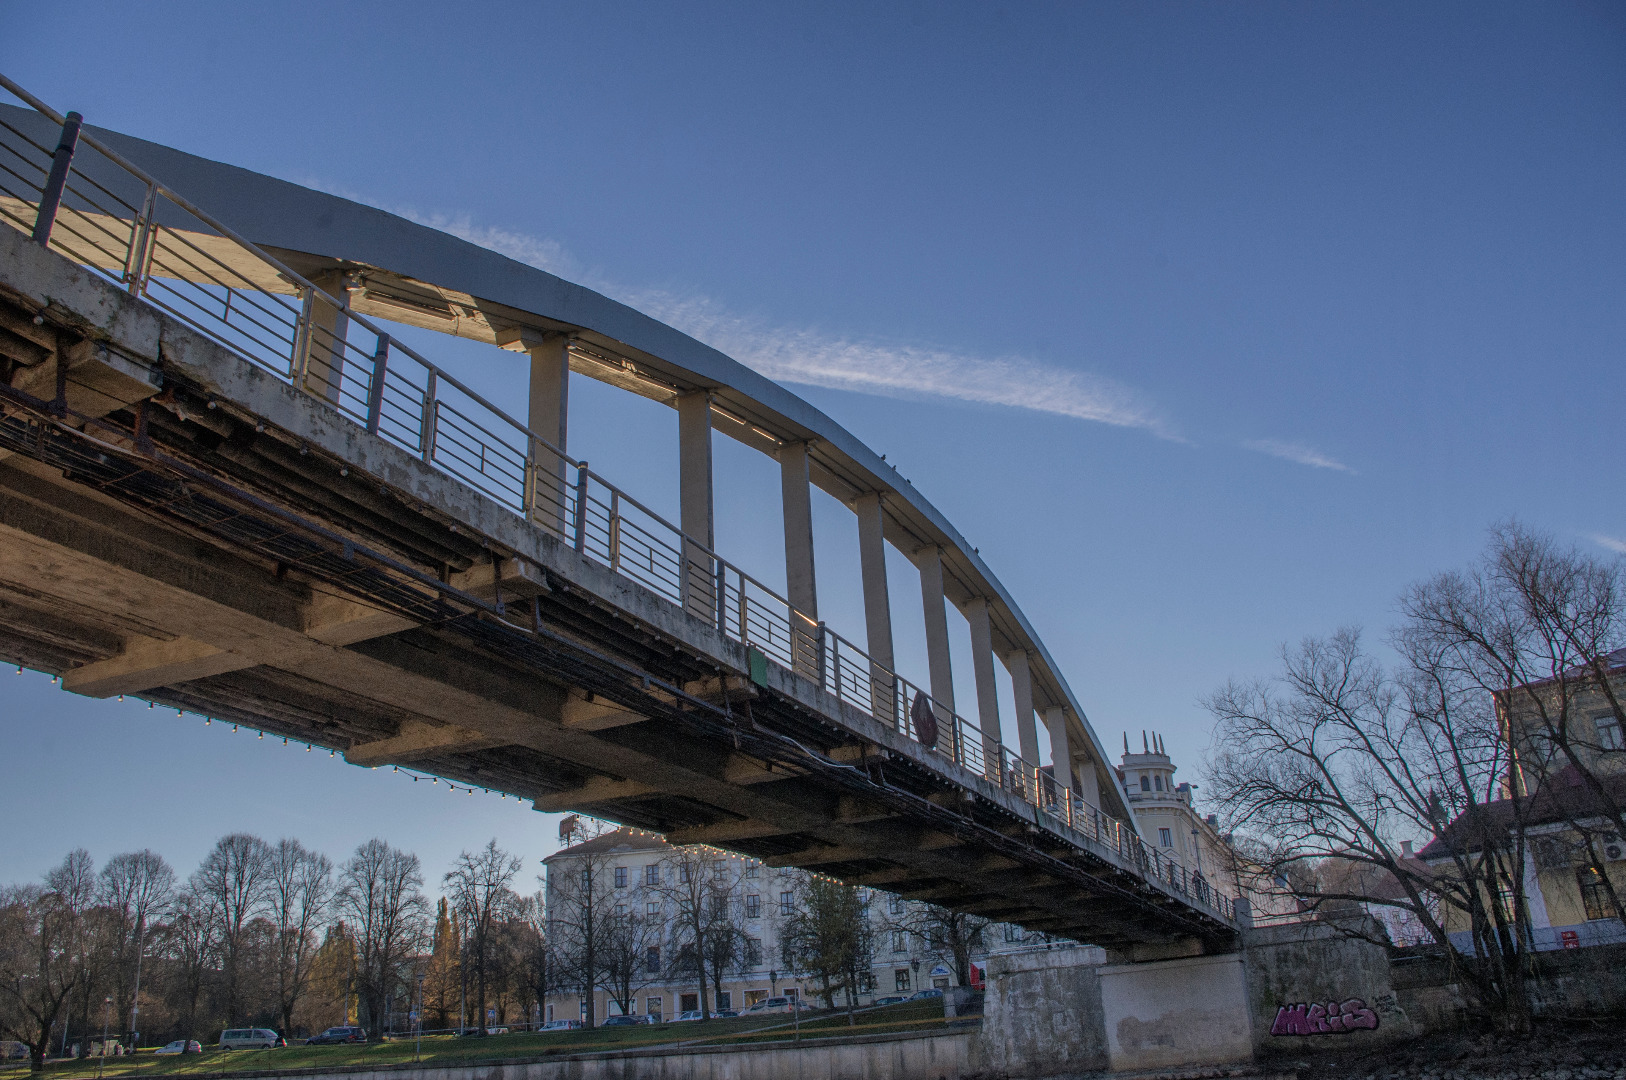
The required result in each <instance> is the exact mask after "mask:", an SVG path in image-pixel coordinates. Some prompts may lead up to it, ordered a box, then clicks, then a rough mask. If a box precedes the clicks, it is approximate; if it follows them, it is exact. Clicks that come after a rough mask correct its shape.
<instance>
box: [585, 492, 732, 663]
mask: <svg viewBox="0 0 1626 1080" xmlns="http://www.w3.org/2000/svg"><path fill="white" fill-rule="evenodd" d="M610 569H611V570H614V571H617V572H619V571H620V569H621V492H620V491H618V490H616V489H615V488H611V489H610ZM742 639H743V636H742Z"/></svg>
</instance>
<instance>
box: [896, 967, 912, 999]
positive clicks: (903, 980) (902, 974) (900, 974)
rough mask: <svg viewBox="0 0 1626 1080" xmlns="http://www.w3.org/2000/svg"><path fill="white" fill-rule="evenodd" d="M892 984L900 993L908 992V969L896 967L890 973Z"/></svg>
mask: <svg viewBox="0 0 1626 1080" xmlns="http://www.w3.org/2000/svg"><path fill="white" fill-rule="evenodd" d="M892 986H893V989H895V990H896V991H897V992H898V993H900V994H907V993H908V992H909V969H908V968H898V969H897V970H896V971H894V972H893V973H892Z"/></svg>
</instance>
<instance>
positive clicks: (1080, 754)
mask: <svg viewBox="0 0 1626 1080" xmlns="http://www.w3.org/2000/svg"><path fill="white" fill-rule="evenodd" d="M1073 775H1074V776H1075V777H1076V778H1077V781H1078V788H1077V791H1078V797H1079V798H1081V799H1083V800H1084V801H1085V802H1087V803H1089V804H1090V805H1091V806H1093V807H1095V808H1096V809H1100V807H1101V780H1100V777H1099V776H1098V775H1097V773H1096V769H1095V758H1094V757H1093V756H1092V755H1090V754H1089V753H1087V752H1086V751H1083V750H1079V749H1076V748H1075V749H1074V750H1073Z"/></svg>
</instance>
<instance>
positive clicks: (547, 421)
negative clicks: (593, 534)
mask: <svg viewBox="0 0 1626 1080" xmlns="http://www.w3.org/2000/svg"><path fill="white" fill-rule="evenodd" d="M497 344H498V346H499V347H500V348H503V349H507V350H509V351H511V352H522V353H525V354H526V355H527V356H528V357H529V358H530V361H531V372H530V394H529V402H528V405H529V411H528V412H527V414H526V421H525V423H526V426H527V427H529V428H530V429H531V430H532V431H534V432H535V433H536V434H538V435H540V436H542V438H543V439H546V440H548V441H549V442H551V443H552V444H553V446H554V448H555V449H557V450H558V453H555V452H554V451H553V450H550V449H548V447H547V446H545V445H543V443H541V442H534V443H533V444H532V446H531V449H530V456H531V497H530V513H531V520H532V521H534V522H536V523H537V524H538V525H540V526H542V527H543V528H544V529H547V530H548V531H550V532H552V533H553V534H554V535H555V536H560V537H562V536H565V535H566V533H565V487H566V484H567V479H566V476H565V459H564V458H563V457H561V456H560V455H561V454H567V453H569V452H570V448H569V446H568V445H567V444H566V439H567V436H568V434H569V430H570V338H569V336H568V335H565V334H552V333H543V332H542V331H538V330H532V329H531V328H530V327H525V326H517V327H514V328H513V329H511V330H506V331H503V332H501V333H499V334H498V335H497Z"/></svg>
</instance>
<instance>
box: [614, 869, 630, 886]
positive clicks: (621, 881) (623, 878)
mask: <svg viewBox="0 0 1626 1080" xmlns="http://www.w3.org/2000/svg"><path fill="white" fill-rule="evenodd" d="M615 887H616V888H618V889H625V888H626V887H627V868H626V867H625V866H618V867H616V868H615Z"/></svg>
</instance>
